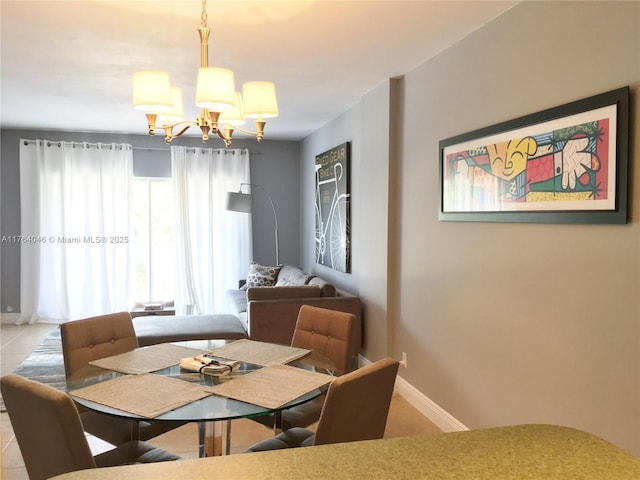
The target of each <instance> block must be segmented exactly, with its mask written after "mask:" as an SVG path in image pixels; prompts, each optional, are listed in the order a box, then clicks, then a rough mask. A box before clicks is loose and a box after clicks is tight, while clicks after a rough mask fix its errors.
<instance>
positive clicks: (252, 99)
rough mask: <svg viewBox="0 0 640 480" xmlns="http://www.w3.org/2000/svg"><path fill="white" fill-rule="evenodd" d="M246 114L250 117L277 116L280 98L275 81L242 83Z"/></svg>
mask: <svg viewBox="0 0 640 480" xmlns="http://www.w3.org/2000/svg"><path fill="white" fill-rule="evenodd" d="M242 100H243V102H244V114H245V116H246V117H249V118H256V117H263V118H268V117H277V116H278V100H277V99H276V87H275V85H274V84H273V82H246V83H244V84H243V85H242Z"/></svg>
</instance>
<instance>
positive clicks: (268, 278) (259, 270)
mask: <svg viewBox="0 0 640 480" xmlns="http://www.w3.org/2000/svg"><path fill="white" fill-rule="evenodd" d="M279 272H280V267H268V266H264V265H260V264H259V263H257V262H251V265H250V266H249V273H248V274H247V283H246V285H247V288H250V287H272V286H273V285H275V284H276V279H277V278H278V273H279Z"/></svg>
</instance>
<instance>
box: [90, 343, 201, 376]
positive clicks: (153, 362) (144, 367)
mask: <svg viewBox="0 0 640 480" xmlns="http://www.w3.org/2000/svg"><path fill="white" fill-rule="evenodd" d="M202 353H203V351H202V350H198V349H195V348H189V347H181V346H179V345H172V344H170V343H162V344H159V345H151V346H149V347H142V348H137V349H135V350H132V351H130V352H126V353H121V354H119V355H113V356H111V357H106V358H101V359H99V360H94V361H92V362H89V363H90V364H91V365H94V366H96V367H101V368H105V369H107V370H112V371H114V372H120V373H126V374H134V375H137V374H140V373H149V372H155V371H157V370H162V369H163V368H167V367H171V366H172V365H177V364H178V363H180V360H181V359H182V358H186V357H195V356H196V355H202Z"/></svg>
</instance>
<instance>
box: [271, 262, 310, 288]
mask: <svg viewBox="0 0 640 480" xmlns="http://www.w3.org/2000/svg"><path fill="white" fill-rule="evenodd" d="M312 278H313V275H309V274H308V273H307V272H304V271H302V270H301V269H300V268H298V267H294V266H293V265H283V266H282V268H281V269H280V273H278V281H277V282H276V286H278V287H284V286H287V285H307V284H308V283H309V280H311V279H312Z"/></svg>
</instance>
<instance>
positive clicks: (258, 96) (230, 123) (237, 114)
mask: <svg viewBox="0 0 640 480" xmlns="http://www.w3.org/2000/svg"><path fill="white" fill-rule="evenodd" d="M200 18H201V22H200V28H198V33H199V34H200V68H199V69H198V80H197V83H196V102H195V103H196V105H197V106H198V107H200V115H199V116H198V118H196V119H195V120H185V119H184V111H183V103H182V92H181V91H180V89H179V88H178V87H175V86H171V84H170V82H169V74H168V73H167V72H162V71H157V70H142V71H139V72H135V73H134V76H133V107H134V108H135V109H136V110H142V111H144V112H145V115H146V117H147V124H148V127H149V135H155V133H156V129H162V130H164V139H165V141H166V142H167V143H171V141H172V140H173V139H174V138H176V137H179V136H180V135H182V134H183V133H184V132H186V131H187V130H188V129H189V128H190V127H192V126H197V127H199V128H200V130H201V131H202V141H203V142H207V141H208V140H209V133H212V134H213V135H216V134H217V135H218V136H219V137H220V138H221V139H222V140H223V141H224V143H225V145H226V146H227V147H229V146H230V145H231V137H232V136H233V133H234V131H236V130H238V131H240V132H242V133H244V134H246V135H251V136H254V137H256V140H257V141H258V142H259V141H261V140H262V139H263V138H264V126H265V124H266V121H265V118H271V117H276V116H278V102H277V100H276V90H275V86H274V84H273V83H272V82H246V83H244V84H243V85H242V93H240V92H238V91H236V89H235V83H234V78H233V71H231V70H229V69H226V68H220V67H209V33H210V29H209V28H207V1H206V0H202V15H201V17H200ZM245 118H255V126H256V131H255V132H254V131H249V130H245V129H243V128H241V127H240V126H241V125H243V124H244V123H245ZM174 129H175V131H174Z"/></svg>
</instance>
